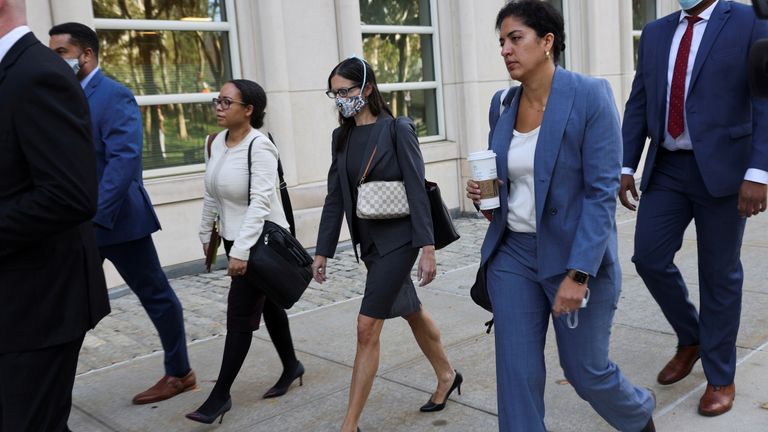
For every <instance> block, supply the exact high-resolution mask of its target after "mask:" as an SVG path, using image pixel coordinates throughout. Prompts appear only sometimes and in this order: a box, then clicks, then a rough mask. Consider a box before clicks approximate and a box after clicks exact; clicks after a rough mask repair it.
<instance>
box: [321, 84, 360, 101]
mask: <svg viewBox="0 0 768 432" xmlns="http://www.w3.org/2000/svg"><path fill="white" fill-rule="evenodd" d="M356 88H360V85H355V86H352V87H347V88H340V89H338V90H336V91H333V90H328V91H327V92H325V95H326V96H328V97H329V98H331V99H336V98H337V97H343V98H345V97H347V96H348V95H349V91H350V90H353V89H356Z"/></svg>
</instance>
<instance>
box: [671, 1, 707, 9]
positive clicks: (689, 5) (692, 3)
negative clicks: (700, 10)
mask: <svg viewBox="0 0 768 432" xmlns="http://www.w3.org/2000/svg"><path fill="white" fill-rule="evenodd" d="M703 1H704V0H677V2H678V3H680V8H681V9H683V10H689V9H692V8H695V7H696V6H698V5H699V3H701V2H703Z"/></svg>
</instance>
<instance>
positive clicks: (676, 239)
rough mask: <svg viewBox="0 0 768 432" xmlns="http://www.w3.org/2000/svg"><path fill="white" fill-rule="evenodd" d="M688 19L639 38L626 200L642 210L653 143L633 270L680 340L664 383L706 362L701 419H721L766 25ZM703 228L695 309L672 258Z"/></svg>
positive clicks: (758, 129)
mask: <svg viewBox="0 0 768 432" xmlns="http://www.w3.org/2000/svg"><path fill="white" fill-rule="evenodd" d="M680 6H681V7H682V9H683V10H682V11H680V12H675V13H674V14H671V15H669V16H667V17H664V18H661V19H659V20H656V21H654V22H652V23H650V24H648V25H647V26H646V27H645V29H644V30H643V33H642V37H641V39H640V47H639V52H638V63H637V72H636V75H635V79H634V82H633V84H632V92H631V94H630V97H629V100H628V101H627V105H626V110H625V113H624V125H623V135H624V165H623V166H624V168H623V170H622V173H623V175H622V179H621V189H620V192H619V198H620V199H621V202H622V204H623V205H624V206H625V207H627V208H629V209H631V210H634V208H635V206H634V204H633V203H631V202H630V201H629V200H628V198H627V192H630V193H631V194H632V196H633V197H634V199H635V200H637V199H638V198H637V192H636V191H635V181H634V178H633V175H634V172H635V170H636V169H637V167H638V164H639V162H640V159H641V154H642V152H643V149H644V147H645V140H646V138H648V137H650V139H651V143H650V147H649V148H648V154H647V157H646V161H645V168H644V170H643V177H642V182H641V184H640V189H641V190H642V191H643V197H642V200H641V201H640V209H639V212H638V215H637V227H636V232H635V253H634V257H633V262H634V263H635V266H636V268H637V272H638V273H639V274H640V276H641V277H642V279H643V281H644V282H645V284H646V286H647V287H648V289H649V290H650V292H651V294H652V295H653V297H654V298H655V299H656V301H657V302H658V303H659V306H660V307H661V310H662V312H663V313H664V316H665V317H666V318H667V320H668V321H669V323H670V324H671V325H672V328H673V329H674V330H675V333H676V334H677V338H678V348H677V353H676V354H675V356H674V357H673V358H672V360H670V361H669V363H667V365H666V366H665V367H664V368H663V369H662V370H661V372H660V373H659V375H658V378H657V380H658V382H659V383H660V384H665V385H666V384H672V383H674V382H677V381H679V380H681V379H683V378H685V377H686V376H687V375H688V374H689V373H690V371H691V369H692V368H693V365H694V364H695V363H696V361H697V360H698V359H699V357H701V362H702V365H703V367H704V374H705V375H706V377H707V381H708V385H707V388H706V391H705V393H704V395H703V396H702V398H701V400H700V402H699V413H701V414H702V415H706V416H716V415H720V414H722V413H724V412H726V411H728V410H730V409H731V407H732V405H733V399H734V395H735V391H736V390H735V389H736V387H735V385H734V376H735V374H736V336H737V333H738V330H739V318H740V314H741V291H742V283H743V279H744V275H743V271H742V266H741V261H740V257H739V254H740V250H741V241H742V236H743V234H744V225H745V222H746V218H747V217H750V216H753V215H756V214H758V213H760V212H762V211H765V208H766V191H767V190H768V188H767V187H766V183H768V101H766V100H759V99H756V98H753V97H751V96H750V94H749V88H748V85H747V55H748V53H749V48H750V46H751V45H752V44H753V43H754V41H756V40H757V39H760V38H764V37H767V36H768V24H766V22H764V21H759V20H757V18H756V16H755V14H754V11H753V10H752V9H751V8H750V7H748V6H746V5H742V4H738V3H735V2H734V3H732V2H728V1H723V0H719V1H718V0H680ZM691 220H694V221H695V223H696V234H697V247H698V259H699V263H698V264H699V292H700V307H699V311H697V310H696V307H695V306H694V305H693V304H692V303H691V301H690V299H689V296H688V289H687V288H686V285H685V282H684V281H683V277H682V275H681V274H680V271H679V270H678V268H677V266H675V264H674V262H673V259H674V256H675V253H676V252H677V251H678V250H679V249H680V247H681V245H682V241H683V233H684V232H685V229H686V227H687V226H688V225H689V224H690V222H691Z"/></svg>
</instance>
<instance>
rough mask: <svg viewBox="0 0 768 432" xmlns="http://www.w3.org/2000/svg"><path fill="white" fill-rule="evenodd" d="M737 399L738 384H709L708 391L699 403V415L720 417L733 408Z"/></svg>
mask: <svg viewBox="0 0 768 432" xmlns="http://www.w3.org/2000/svg"><path fill="white" fill-rule="evenodd" d="M734 399H736V384H729V385H727V386H722V387H719V386H713V385H712V384H707V390H706V391H705V392H704V396H702V397H701V400H700V401H699V414H701V415H703V416H707V417H714V416H719V415H720V414H723V413H727V412H728V411H730V410H731V408H733V400H734Z"/></svg>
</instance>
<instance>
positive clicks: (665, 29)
mask: <svg viewBox="0 0 768 432" xmlns="http://www.w3.org/2000/svg"><path fill="white" fill-rule="evenodd" d="M680 13H681V12H677V13H673V14H671V15H668V16H667V17H666V18H664V19H663V20H662V21H661V23H660V24H661V29H660V30H659V33H660V35H659V38H660V39H659V41H658V42H659V47H658V48H659V49H657V50H656V66H657V70H656V74H657V76H656V79H655V80H654V82H655V83H656V106H657V108H656V112H657V113H660V114H661V127H662V129H663V128H664V124H665V122H664V119H665V118H666V116H667V73H668V71H669V56H670V50H671V49H672V39H673V38H674V37H675V30H677V26H678V25H679V24H680ZM661 136H664V134H663V132H662V133H661Z"/></svg>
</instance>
